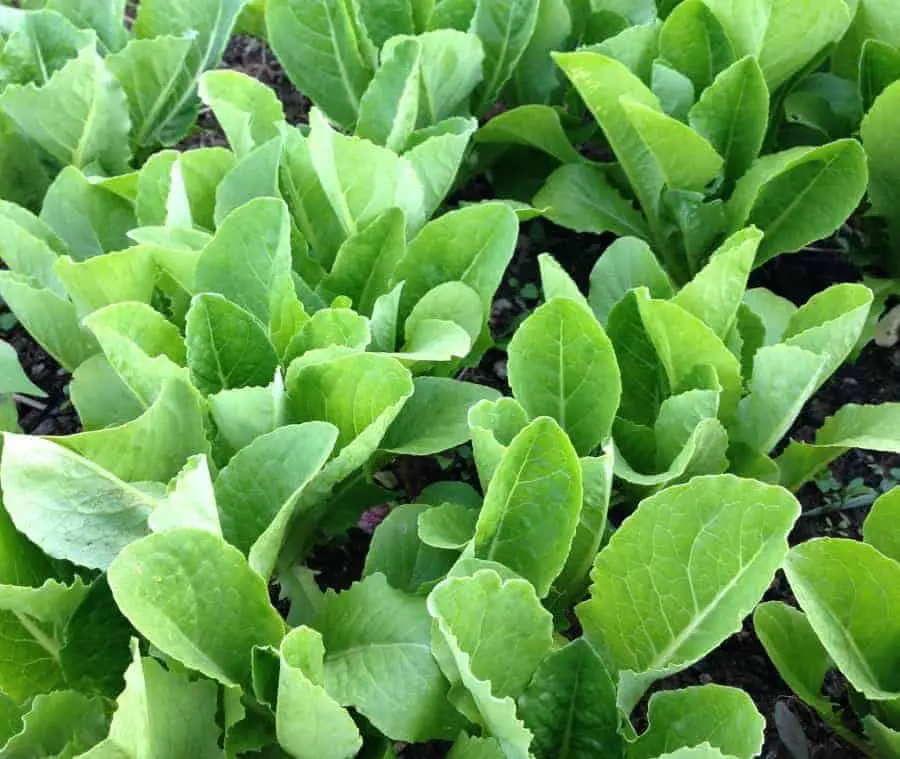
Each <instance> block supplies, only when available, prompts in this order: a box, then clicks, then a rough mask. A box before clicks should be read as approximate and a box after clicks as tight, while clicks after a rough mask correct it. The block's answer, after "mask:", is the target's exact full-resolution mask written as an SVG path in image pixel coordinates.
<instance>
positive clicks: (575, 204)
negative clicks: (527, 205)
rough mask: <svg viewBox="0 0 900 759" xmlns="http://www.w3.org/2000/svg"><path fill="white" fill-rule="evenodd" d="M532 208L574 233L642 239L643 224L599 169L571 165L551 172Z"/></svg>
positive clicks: (580, 164) (603, 169)
mask: <svg viewBox="0 0 900 759" xmlns="http://www.w3.org/2000/svg"><path fill="white" fill-rule="evenodd" d="M532 205H533V206H534V207H535V208H538V209H540V210H541V213H542V214H543V215H544V216H546V217H547V218H548V219H550V221H552V222H553V223H554V224H559V225H560V226H562V227H567V228H568V229H572V230H575V231H576V232H592V233H594V234H603V233H604V232H614V233H615V234H617V235H621V236H627V235H632V236H634V237H641V238H645V237H647V236H648V235H649V232H648V231H647V224H646V222H645V221H644V218H643V217H642V216H641V214H640V213H639V212H638V211H637V210H636V209H635V208H634V204H633V203H632V202H631V201H630V200H629V199H627V198H625V197H623V196H622V194H621V193H620V192H619V190H618V189H616V188H615V187H614V186H613V185H612V183H611V182H610V180H609V179H608V178H607V170H606V169H605V168H604V167H602V166H594V165H591V164H587V163H572V164H567V165H565V166H561V167H560V168H558V169H557V170H556V171H554V172H553V173H552V174H551V175H550V177H549V178H548V179H547V182H546V183H545V184H544V186H543V187H542V188H541V189H540V192H538V194H537V195H535V196H534V200H533V201H532Z"/></svg>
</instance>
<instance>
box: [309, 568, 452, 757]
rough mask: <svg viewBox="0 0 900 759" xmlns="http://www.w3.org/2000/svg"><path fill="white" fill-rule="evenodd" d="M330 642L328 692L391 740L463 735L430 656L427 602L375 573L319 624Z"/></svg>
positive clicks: (336, 600) (336, 599)
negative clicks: (407, 593)
mask: <svg viewBox="0 0 900 759" xmlns="http://www.w3.org/2000/svg"><path fill="white" fill-rule="evenodd" d="M316 627H317V628H318V629H319V631H320V632H321V633H322V640H323V642H324V644H325V651H326V654H325V686H326V688H327V690H328V692H329V694H331V696H332V697H333V698H334V699H335V700H337V701H338V702H339V703H341V704H342V705H344V706H352V707H353V708H355V709H356V710H357V711H358V712H360V713H361V714H363V715H364V716H365V717H366V719H368V720H369V721H370V722H372V724H373V725H374V726H375V727H376V729H378V730H379V731H380V732H382V733H383V734H384V735H386V736H388V737H389V738H391V739H392V740H403V741H425V740H430V739H432V738H444V739H446V738H448V737H452V736H454V735H456V733H457V731H458V730H459V728H460V720H459V719H457V718H456V717H455V715H454V713H453V710H452V708H451V707H450V705H449V704H448V703H447V700H446V695H447V688H448V685H447V681H446V680H445V679H444V677H443V676H442V675H441V670H440V669H439V668H438V665H437V663H436V662H435V660H434V658H433V657H432V655H431V646H430V643H429V641H430V638H431V620H430V619H429V616H428V612H427V611H426V608H425V599H423V598H417V597H414V596H408V595H406V594H405V593H402V592H401V591H399V590H395V589H394V588H392V587H390V586H389V585H388V583H387V580H386V579H385V577H384V576H383V575H380V574H375V575H371V576H370V577H367V578H366V579H365V580H363V581H362V582H359V583H356V584H354V585H353V587H351V588H350V590H347V591H344V592H343V593H341V594H339V595H334V594H330V595H329V596H328V600H327V603H326V605H325V608H324V609H323V610H322V612H321V614H320V616H319V618H318V619H317V620H316Z"/></svg>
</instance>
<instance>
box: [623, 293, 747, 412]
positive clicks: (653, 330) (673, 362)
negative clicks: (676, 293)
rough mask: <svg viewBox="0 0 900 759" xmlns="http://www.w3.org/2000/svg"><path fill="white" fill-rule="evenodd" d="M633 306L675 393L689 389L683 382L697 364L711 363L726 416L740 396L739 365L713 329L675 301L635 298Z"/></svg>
mask: <svg viewBox="0 0 900 759" xmlns="http://www.w3.org/2000/svg"><path fill="white" fill-rule="evenodd" d="M637 305H638V310H639V311H640V315H641V319H642V320H643V323H644V327H645V328H646V330H647V334H648V335H649V337H650V339H651V340H652V341H653V345H654V346H655V348H656V353H657V355H658V357H659V361H660V363H661V364H662V366H663V367H664V369H665V372H666V375H667V376H668V379H669V383H670V385H671V387H672V388H673V389H674V390H675V391H676V392H677V391H679V390H689V389H691V388H690V387H686V386H685V384H686V383H689V382H690V380H691V377H692V374H693V373H694V372H695V371H697V367H698V366H702V365H704V364H705V365H709V366H712V367H713V368H714V369H715V371H716V375H717V376H718V380H719V383H720V385H721V387H722V397H721V417H722V418H723V419H727V418H728V417H730V416H731V415H732V414H733V413H734V411H735V409H736V407H737V403H738V400H739V398H740V395H741V366H740V362H739V361H738V359H737V358H735V356H734V354H732V353H731V351H729V350H728V348H726V347H725V344H724V343H723V342H722V341H721V340H720V339H719V337H718V336H717V335H716V334H715V332H713V331H712V330H711V329H710V328H709V327H707V326H706V325H705V324H704V323H703V322H702V321H700V320H699V319H698V318H697V317H696V316H694V315H693V314H691V313H690V312H688V311H686V310H684V309H683V308H681V307H680V306H678V305H677V304H675V303H672V302H670V301H664V300H651V299H649V298H637ZM625 387H628V383H627V380H626V382H625Z"/></svg>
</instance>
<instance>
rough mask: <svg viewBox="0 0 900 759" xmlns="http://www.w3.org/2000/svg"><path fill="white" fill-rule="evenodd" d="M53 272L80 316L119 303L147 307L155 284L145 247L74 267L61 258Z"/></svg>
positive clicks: (74, 265) (154, 274)
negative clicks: (145, 304) (130, 302)
mask: <svg viewBox="0 0 900 759" xmlns="http://www.w3.org/2000/svg"><path fill="white" fill-rule="evenodd" d="M53 269H54V271H55V272H56V275H57V276H58V277H59V279H60V281H62V283H63V285H64V286H65V288H66V292H67V293H68V295H69V297H70V298H71V300H72V302H73V303H74V304H75V308H76V309H77V311H78V314H79V315H80V316H84V315H86V314H89V313H91V312H92V311H96V310H97V309H98V308H103V307H104V306H109V305H111V304H113V303H121V302H122V301H136V302H138V303H150V300H151V298H152V296H153V289H154V285H155V284H156V265H155V261H154V258H153V251H152V250H151V249H149V248H145V247H135V248H129V249H128V250H123V251H121V252H118V253H108V254H106V255H104V256H94V257H93V258H89V259H88V260H87V261H81V262H78V263H76V262H75V261H73V260H72V259H71V258H69V257H68V256H63V257H61V258H59V259H58V260H57V262H56V265H55V266H54V267H53Z"/></svg>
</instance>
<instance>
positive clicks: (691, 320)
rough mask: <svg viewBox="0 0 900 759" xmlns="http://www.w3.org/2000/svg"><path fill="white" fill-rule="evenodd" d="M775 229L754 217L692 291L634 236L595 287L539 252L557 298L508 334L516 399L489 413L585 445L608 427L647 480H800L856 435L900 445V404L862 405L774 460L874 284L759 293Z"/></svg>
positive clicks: (620, 469)
mask: <svg viewBox="0 0 900 759" xmlns="http://www.w3.org/2000/svg"><path fill="white" fill-rule="evenodd" d="M763 239H764V238H763V235H762V233H761V232H760V231H759V230H757V229H754V228H748V229H746V230H742V231H741V232H738V233H737V234H735V235H733V236H732V237H730V238H729V239H728V240H727V241H726V242H725V243H724V244H723V245H722V246H721V248H719V250H717V251H716V252H715V253H713V255H712V256H711V258H710V260H709V262H708V263H707V264H706V266H705V267H704V268H703V269H702V270H701V271H700V273H699V274H698V275H697V276H696V277H695V278H694V279H693V280H692V281H691V282H689V283H688V284H687V285H685V286H684V287H683V288H681V289H680V290H679V289H678V288H677V287H675V285H674V284H673V283H672V282H671V280H670V279H669V278H668V276H667V275H666V273H665V272H664V271H663V269H662V268H661V266H660V264H659V263H658V262H657V259H656V257H655V256H654V255H653V253H652V252H651V250H650V248H649V247H648V246H647V244H646V243H645V242H643V241H642V240H638V239H635V238H623V239H621V240H618V241H617V242H616V243H614V244H613V245H612V246H611V247H610V248H609V249H608V250H607V251H606V252H605V253H604V254H603V255H602V256H601V257H600V259H598V261H597V264H596V266H595V267H594V270H593V272H592V273H591V289H590V292H589V294H588V295H587V296H586V297H585V296H583V295H582V294H581V293H580V292H579V290H578V288H577V286H576V285H575V284H574V282H572V281H571V279H569V277H568V276H567V275H566V274H565V272H564V271H563V270H562V269H561V268H560V267H559V265H558V264H556V262H555V261H553V259H552V258H550V257H549V256H542V257H541V269H542V276H543V287H544V293H545V296H546V298H547V303H546V304H545V305H544V306H542V307H540V308H539V309H538V310H537V311H536V312H535V313H534V314H533V315H531V316H530V317H529V318H528V319H527V320H526V321H525V322H524V324H523V325H522V326H521V327H520V329H519V330H518V332H517V334H516V335H515V336H514V337H513V340H512V341H511V343H510V346H509V375H510V385H511V386H512V389H513V394H514V398H515V400H514V401H513V400H507V399H504V400H502V401H499V402H498V403H497V404H496V405H497V407H498V409H499V408H500V407H501V406H502V407H503V408H504V409H505V412H504V413H503V414H502V415H500V416H499V417H497V418H496V419H495V421H494V422H492V423H493V424H500V423H501V422H502V424H504V425H512V426H513V428H514V429H515V428H516V427H517V426H520V425H521V424H522V423H523V422H524V419H525V418H526V416H527V415H534V414H546V415H549V416H552V417H553V418H555V419H556V420H557V421H558V422H559V423H560V424H561V425H563V427H564V428H565V429H566V430H567V432H568V433H569V434H570V436H571V437H572V440H573V442H575V443H576V447H578V449H579V453H581V454H583V455H589V454H590V453H591V451H592V450H594V449H595V448H596V447H597V446H598V445H600V444H601V443H603V442H604V441H605V439H606V436H608V435H609V432H610V430H612V439H613V441H614V445H615V449H616V456H615V473H616V475H617V477H618V478H619V479H620V481H621V482H622V483H624V484H625V486H626V487H628V486H631V487H633V488H636V490H637V492H638V493H644V492H646V490H647V489H648V488H649V489H653V488H658V487H660V486H665V485H667V484H672V483H675V482H679V481H682V480H686V479H689V478H690V477H692V476H695V475H699V474H718V473H722V472H734V473H737V474H741V475H743V476H752V477H756V478H758V479H761V480H764V481H769V482H780V483H781V484H782V485H784V486H785V487H787V488H789V489H790V490H797V489H799V488H800V487H801V486H802V485H803V484H804V483H805V482H808V481H809V480H810V479H812V478H813V477H814V476H815V475H816V473H817V472H818V471H820V470H821V469H822V468H823V467H824V466H826V465H827V464H828V463H830V462H831V461H832V460H833V459H835V458H837V457H838V456H840V455H842V454H843V453H845V452H846V451H847V450H849V449H850V448H852V447H861V448H871V449H872V450H880V451H897V450H898V449H900V440H898V439H897V437H896V433H894V432H891V430H892V429H893V427H894V425H896V422H897V419H898V417H897V414H898V413H900V411H898V409H900V407H898V406H897V405H896V404H882V405H877V406H855V405H850V406H847V407H845V408H843V409H841V410H839V411H838V413H837V414H836V415H835V416H834V417H832V418H831V419H829V420H828V421H827V422H826V424H825V425H824V426H823V428H822V429H821V430H820V431H819V432H818V436H817V438H816V440H815V442H814V443H804V442H791V443H790V444H789V445H788V446H787V448H786V449H784V450H783V452H781V453H780V455H778V456H777V458H775V459H773V458H771V454H773V452H775V451H776V449H777V448H778V447H779V444H780V442H781V441H782V438H783V437H784V436H785V435H786V434H787V433H788V432H789V430H790V428H791V426H792V425H793V423H794V420H795V419H796V417H797V415H798V414H799V413H800V411H801V409H802V408H803V406H804V404H805V403H806V401H808V400H809V399H810V398H811V397H812V395H813V394H814V393H815V392H816V391H817V390H818V389H819V388H820V387H821V386H822V385H823V384H824V383H825V382H826V380H827V379H828V378H829V377H830V376H831V375H832V374H833V373H834V372H835V371H836V370H837V369H838V368H839V367H840V365H841V364H842V363H843V362H844V361H845V360H846V359H847V357H848V356H849V355H850V352H851V351H852V350H853V348H854V346H855V345H856V344H857V342H858V340H859V336H860V334H861V333H862V331H863V329H864V328H865V325H866V320H867V317H868V314H869V310H870V307H871V303H872V294H871V292H870V291H869V290H868V289H867V288H866V287H865V286H863V285H857V284H842V285H835V286H833V287H831V288H829V289H827V290H825V291H824V292H822V293H819V294H818V295H816V296H814V297H813V298H812V299H810V301H809V302H808V303H807V304H806V305H804V306H803V307H801V308H799V309H798V308H796V307H795V306H793V305H792V304H791V303H789V302H787V301H785V300H784V299H782V298H779V297H777V296H775V295H774V294H773V293H771V292H769V291H767V290H764V289H752V290H747V289H746V286H747V278H748V275H749V273H750V270H751V268H752V266H753V263H754V261H755V260H756V259H757V257H758V249H759V246H760V245H761V244H764V243H763ZM551 356H552V358H550V357H551ZM539 357H541V358H539ZM616 363H617V365H618V368H617V369H613V368H612V367H615V365H616ZM604 366H609V367H610V368H608V369H604V368H603V367H604ZM620 388H621V402H619V401H618V394H619V392H620ZM598 399H605V400H603V401H602V402H598ZM607 399H608V400H607ZM614 399H615V400H614ZM513 406H515V409H513ZM476 408H477V407H476ZM523 411H524V413H523ZM472 413H474V409H473V412H472ZM470 423H471V417H470ZM507 429H508V427H507ZM502 434H503V435H508V432H503V433H502ZM474 440H475V445H476V450H477V446H478V443H479V438H478V437H477V436H476V437H475V438H474Z"/></svg>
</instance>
